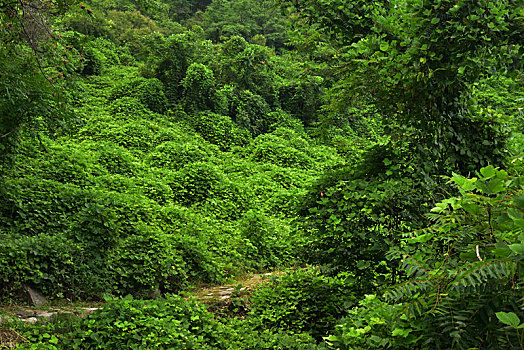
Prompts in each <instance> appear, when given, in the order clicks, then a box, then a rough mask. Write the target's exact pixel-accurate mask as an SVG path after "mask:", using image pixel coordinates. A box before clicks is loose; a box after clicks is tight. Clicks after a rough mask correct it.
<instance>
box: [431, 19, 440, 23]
mask: <svg viewBox="0 0 524 350" xmlns="http://www.w3.org/2000/svg"><path fill="white" fill-rule="evenodd" d="M438 22H440V18H438V17H435V18H433V19H432V20H431V24H437V23H438Z"/></svg>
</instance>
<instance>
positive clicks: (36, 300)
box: [22, 284, 47, 306]
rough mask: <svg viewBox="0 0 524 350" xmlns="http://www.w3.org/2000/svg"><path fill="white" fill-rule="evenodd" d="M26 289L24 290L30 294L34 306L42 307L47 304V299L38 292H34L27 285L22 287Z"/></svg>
mask: <svg viewBox="0 0 524 350" xmlns="http://www.w3.org/2000/svg"><path fill="white" fill-rule="evenodd" d="M22 286H23V287H24V289H25V290H26V291H27V293H28V294H29V298H30V299H31V303H32V304H33V305H34V306H40V305H44V304H46V303H47V300H46V298H45V297H44V296H43V295H42V294H40V293H38V292H37V291H36V290H34V289H33V288H31V287H29V286H27V285H25V284H24V285H22Z"/></svg>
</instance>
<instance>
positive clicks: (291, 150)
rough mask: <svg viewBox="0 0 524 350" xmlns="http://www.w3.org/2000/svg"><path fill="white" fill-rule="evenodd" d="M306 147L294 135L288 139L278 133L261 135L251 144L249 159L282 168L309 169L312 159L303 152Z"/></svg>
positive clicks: (304, 143)
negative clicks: (251, 149)
mask: <svg viewBox="0 0 524 350" xmlns="http://www.w3.org/2000/svg"><path fill="white" fill-rule="evenodd" d="M278 130H280V129H278ZM278 130H277V131H278ZM306 145H307V142H306V141H305V140H304V139H302V138H301V137H299V136H298V135H296V134H295V135H294V137H292V138H288V139H286V137H281V136H279V134H278V133H272V134H266V135H261V136H259V137H257V138H256V139H255V141H254V143H253V151H252V152H253V153H252V155H251V159H252V160H255V161H257V162H264V163H272V164H276V165H280V166H282V167H293V168H309V167H310V166H311V165H312V164H313V159H312V158H311V157H310V156H309V155H308V154H307V153H306V152H305V151H304V149H305V146H306Z"/></svg>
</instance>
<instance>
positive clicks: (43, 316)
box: [37, 312, 56, 318]
mask: <svg viewBox="0 0 524 350" xmlns="http://www.w3.org/2000/svg"><path fill="white" fill-rule="evenodd" d="M54 315H56V312H43V313H41V314H38V315H37V317H42V318H51V317H53V316H54Z"/></svg>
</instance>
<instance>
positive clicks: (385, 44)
mask: <svg viewBox="0 0 524 350" xmlns="http://www.w3.org/2000/svg"><path fill="white" fill-rule="evenodd" d="M388 49H389V43H388V42H387V41H383V42H381V43H380V51H384V52H385V51H387V50H388Z"/></svg>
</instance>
